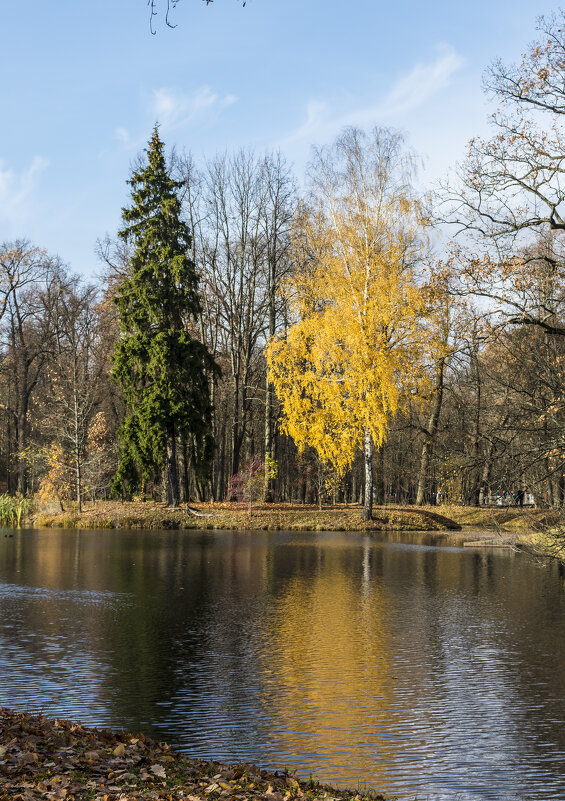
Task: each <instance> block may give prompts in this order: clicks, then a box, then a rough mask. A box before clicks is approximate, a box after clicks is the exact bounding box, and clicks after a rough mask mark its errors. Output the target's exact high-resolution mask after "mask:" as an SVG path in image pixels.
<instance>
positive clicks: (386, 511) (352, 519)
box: [31, 501, 460, 531]
mask: <svg viewBox="0 0 565 801" xmlns="http://www.w3.org/2000/svg"><path fill="white" fill-rule="evenodd" d="M192 508H194V509H195V510H196V511H197V512H199V513H200V514H203V515H210V516H209V517H195V516H194V515H192V514H190V513H189V512H188V511H186V510H185V509H167V508H166V507H164V506H163V504H159V503H153V502H146V503H143V502H135V501H133V502H126V503H120V502H118V501H99V502H97V503H96V504H95V505H92V506H88V507H85V508H84V510H83V511H82V512H81V513H80V514H79V513H78V512H76V511H72V510H69V511H65V512H58V513H54V514H53V513H52V514H43V513H41V511H40V512H39V513H37V514H36V515H35V517H34V518H33V520H32V521H31V522H32V523H33V524H34V525H35V526H39V527H61V528H149V529H157V528H158V529H163V528H164V529H196V528H216V529H231V530H239V531H249V530H257V529H259V530H261V529H262V530H266V531H267V530H270V531H378V530H384V529H386V530H398V531H446V530H457V529H459V528H460V525H459V524H458V523H457V522H454V521H453V520H450V519H449V518H448V517H447V516H444V515H442V514H439V513H438V511H437V510H435V509H417V508H415V507H404V508H403V507H398V506H386V507H376V508H375V509H374V512H373V520H371V521H369V522H366V521H363V520H362V519H361V511H362V510H361V508H360V507H359V506H341V505H340V506H326V507H324V508H323V509H322V511H320V510H319V509H318V507H317V506H309V505H301V504H258V505H256V506H254V507H253V513H252V515H251V516H250V515H249V513H248V509H247V505H246V504H240V503H202V504H194V505H193V507H192Z"/></svg>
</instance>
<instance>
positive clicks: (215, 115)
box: [0, 0, 555, 276]
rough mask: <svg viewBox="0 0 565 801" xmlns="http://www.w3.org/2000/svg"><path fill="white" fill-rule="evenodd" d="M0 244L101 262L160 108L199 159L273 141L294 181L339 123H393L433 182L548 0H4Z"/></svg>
mask: <svg viewBox="0 0 565 801" xmlns="http://www.w3.org/2000/svg"><path fill="white" fill-rule="evenodd" d="M4 5H5V6H7V7H4V8H3V9H2V18H1V20H2V28H3V36H2V40H3V42H2V49H1V52H0V67H1V74H2V76H3V80H2V83H1V85H0V86H1V90H0V91H1V105H0V108H1V109H2V123H3V124H2V125H1V126H0V241H5V240H9V239H13V238H16V237H26V238H28V239H31V240H32V241H33V242H34V244H37V245H40V246H42V247H45V248H46V249H47V250H48V251H49V252H50V253H53V254H58V255H60V256H61V257H62V258H63V259H64V260H65V261H66V262H67V263H68V264H69V265H70V266H71V268H72V270H73V271H75V272H79V273H83V274H84V275H86V276H94V275H95V274H96V273H98V272H100V270H101V266H100V264H99V263H98V262H97V260H96V256H95V254H94V247H95V243H96V240H97V238H99V237H103V236H104V235H105V234H106V233H110V234H113V233H114V232H115V231H116V230H117V229H118V227H119V225H120V211H121V207H122V206H123V205H124V204H126V203H127V199H128V195H127V192H128V189H127V186H126V184H125V181H126V179H127V177H128V175H129V172H130V165H131V163H132V160H133V159H134V158H135V156H136V154H137V153H138V152H139V151H140V150H141V149H142V148H143V147H144V145H145V143H146V142H147V139H148V138H149V135H150V133H151V128H152V126H153V124H154V123H155V121H157V120H158V121H159V122H160V124H161V135H162V137H163V139H164V140H165V142H166V144H167V146H172V145H175V146H177V147H178V148H179V149H181V150H182V149H186V150H190V151H192V153H193V154H194V156H195V157H196V158H197V159H200V158H202V157H210V156H213V155H214V153H216V152H217V151H223V150H225V149H228V150H231V149H235V148H240V147H247V148H253V149H255V150H256V151H258V152H262V151H264V150H268V149H276V148H279V149H280V150H282V152H283V153H284V154H285V155H286V156H287V157H288V159H289V160H290V161H291V162H292V163H293V164H294V166H295V170H296V173H297V175H298V177H299V179H300V178H301V177H302V174H303V169H304V165H305V163H306V161H307V160H308V156H309V151H310V147H311V145H312V144H324V143H325V142H328V141H331V140H332V139H333V138H334V136H335V135H336V134H337V133H338V132H339V130H340V129H341V128H342V127H343V126H344V125H348V124H353V125H359V126H361V127H365V128H369V127H372V126H374V125H386V126H392V127H395V128H399V129H401V130H403V131H404V132H405V133H406V135H407V138H408V141H409V143H410V145H411V146H412V147H413V148H414V149H416V150H417V151H418V152H419V153H420V154H421V155H422V156H423V157H424V159H425V163H426V169H425V172H424V174H423V177H422V180H423V181H426V182H427V181H430V182H431V181H433V180H435V179H437V178H439V177H440V176H441V175H442V174H444V173H445V171H446V170H447V169H448V168H449V167H450V165H453V164H454V163H455V161H456V160H457V159H461V158H462V157H463V155H464V148H465V143H466V141H467V140H468V139H469V138H470V137H472V136H474V135H476V134H481V133H485V132H486V119H487V115H488V113H489V110H491V109H490V108H489V105H488V104H487V103H486V101H485V98H484V96H483V94H482V92H481V75H482V73H483V71H484V69H485V68H486V67H487V66H488V64H489V63H490V62H491V61H492V60H493V59H494V58H496V57H500V58H502V59H503V60H505V61H511V60H516V59H518V58H519V57H520V55H521V54H522V52H524V50H525V49H526V47H527V45H528V43H529V42H530V41H531V40H532V39H533V38H534V37H535V35H536V34H535V20H536V17H537V16H538V15H539V14H547V13H550V12H551V10H552V8H554V7H555V6H553V5H552V4H549V3H546V2H544V0H541V1H540V2H537V1H536V2H532V0H475V2H473V3H464V2H462V1H461V0H451V2H448V1H447V0H428V2H427V3H425V2H423V1H422V0H418V1H417V0H392V2H391V1H390V0H389V1H388V2H385V1H384V0H355V1H354V0H247V4H246V7H245V8H243V7H242V5H241V3H240V2H238V0H214V2H213V3H211V4H210V5H208V6H206V5H205V3H203V2H201V0H181V1H180V2H179V4H178V6H177V8H176V10H175V11H174V12H173V19H174V22H175V23H177V27H176V28H175V29H174V30H171V29H169V28H167V27H165V25H164V14H160V15H159V16H158V17H156V18H155V21H154V25H155V29H156V31H157V33H156V35H155V36H152V35H151V33H150V30H149V12H148V8H147V6H146V4H145V0H115V2H113V3H112V2H110V3H102V2H100V0H97V1H96V2H95V0H56V1H55V2H53V3H49V2H48V0H28V2H26V3H9V4H4Z"/></svg>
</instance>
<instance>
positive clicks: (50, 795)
mask: <svg viewBox="0 0 565 801" xmlns="http://www.w3.org/2000/svg"><path fill="white" fill-rule="evenodd" d="M8 799H11V800H12V801H35V799H37V801H39V799H50V801H79V799H80V801H82V799H84V801H86V799H89V801H224V799H229V801H257V799H263V801H292V800H293V799H300V801H338V799H341V801H386V800H385V798H384V796H382V795H380V794H379V793H377V792H374V791H370V792H367V791H360V790H340V789H337V788H335V787H331V786H330V785H324V784H320V783H318V782H316V781H313V780H309V781H302V780H299V779H297V778H296V776H295V775H293V774H292V773H288V772H286V771H283V772H278V771H272V770H271V771H267V770H261V769H260V768H258V767H256V766H255V765H248V764H236V765H225V764H222V763H220V762H216V761H213V760H209V761H208V760H204V759H191V758H189V757H188V756H186V755H185V754H181V753H179V752H176V751H174V750H173V749H172V748H170V747H169V746H168V745H167V744H166V743H159V742H156V741H155V740H152V739H151V738H149V737H145V735H143V734H138V735H136V736H133V735H131V734H126V733H115V732H112V731H110V730H108V729H97V728H89V727H85V726H82V725H81V724H80V723H73V722H71V721H65V720H57V719H55V720H52V719H49V718H47V717H45V716H44V715H42V714H32V713H28V712H16V711H14V710H11V709H7V708H5V707H2V706H0V801H8Z"/></svg>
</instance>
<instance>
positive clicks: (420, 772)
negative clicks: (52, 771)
mask: <svg viewBox="0 0 565 801" xmlns="http://www.w3.org/2000/svg"><path fill="white" fill-rule="evenodd" d="M11 534H12V532H0V676H1V681H0V705H3V706H8V707H12V708H15V709H26V710H29V711H42V712H44V713H46V714H48V715H50V716H59V717H63V718H71V719H75V720H80V721H82V723H83V724H85V725H97V726H101V725H103V726H109V727H112V728H117V729H122V728H123V729H126V730H130V731H144V732H145V733H147V734H149V735H151V736H153V737H155V738H158V739H161V740H165V741H167V742H169V743H170V744H171V745H173V746H175V747H176V748H178V749H181V750H183V751H186V752H189V753H190V755H191V756H203V757H213V758H216V759H220V760H223V761H228V762H234V761H247V762H253V763H255V764H259V765H261V766H264V767H274V768H280V769H282V768H285V767H287V768H291V769H297V770H298V774H299V776H300V777H301V778H308V777H309V776H310V774H312V775H313V776H315V777H316V778H319V779H321V780H324V781H329V782H332V783H334V784H337V785H339V786H358V785H361V786H363V787H371V788H375V789H377V790H379V791H380V792H383V793H384V794H385V795H387V796H390V797H397V798H399V799H405V800H406V801H408V799H410V800H411V801H412V800H413V799H414V797H415V796H417V797H418V798H419V799H422V798H424V799H430V800H432V799H456V798H457V799H459V801H478V800H479V799H497V801H500V799H526V798H527V799H539V801H541V799H543V801H547V800H548V799H552V798H555V799H557V798H559V799H563V798H565V725H564V723H565V636H564V635H565V589H564V576H563V571H562V569H560V568H559V566H558V565H557V564H555V563H542V562H539V561H536V560H534V559H532V558H531V557H526V556H524V555H520V554H518V553H515V552H513V551H510V550H508V551H507V550H494V549H473V548H457V547H450V546H449V545H446V546H433V545H429V544H428V545H426V544H425V542H426V539H425V538H424V537H422V538H418V537H413V538H411V540H409V539H408V538H407V537H406V536H404V537H402V536H394V535H391V536H390V537H389V538H386V537H379V536H366V535H359V534H333V533H332V534H325V533H284V532H260V533H259V532H258V533H248V532H241V533H237V532H214V531H199V532H178V531H176V532H175V531H168V532H165V531H163V532H155V531H119V532H116V531H81V532H76V531H60V530H49V531H47V530H39V531H21V532H14V533H13V536H11ZM8 535H10V536H8Z"/></svg>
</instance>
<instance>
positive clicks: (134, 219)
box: [113, 126, 217, 506]
mask: <svg viewBox="0 0 565 801" xmlns="http://www.w3.org/2000/svg"><path fill="white" fill-rule="evenodd" d="M163 150H164V145H163V142H162V141H161V139H160V137H159V133H158V128H157V126H155V129H154V131H153V135H152V137H151V140H150V142H149V146H148V148H147V149H146V151H145V152H146V153H147V164H145V165H144V166H142V167H141V168H140V169H138V170H137V171H136V172H134V173H133V175H132V177H131V178H130V180H129V181H128V183H129V184H130V185H131V187H132V194H131V197H132V205H131V208H126V209H123V210H122V217H123V220H124V223H125V225H124V228H123V230H121V231H120V232H119V236H120V237H121V238H122V239H124V240H126V241H127V242H128V243H130V245H131V246H132V254H133V255H132V258H131V273H130V277H129V278H127V279H125V280H124V281H123V283H122V284H121V286H120V288H119V290H118V293H117V296H116V298H115V302H116V304H117V307H118V312H119V320H120V331H121V336H120V339H119V341H118V343H117V345H116V350H115V353H114V368H113V375H114V377H115V379H116V380H117V381H118V382H119V383H120V384H121V386H122V389H123V393H124V398H125V402H126V407H127V411H126V417H125V419H124V422H123V424H122V426H121V428H120V431H119V438H120V462H119V467H118V471H117V473H116V476H115V479H114V488H115V489H116V490H118V491H120V492H121V493H122V494H123V493H124V492H125V491H127V490H130V491H131V490H132V489H135V488H136V487H139V486H140V484H141V482H142V480H144V479H147V478H149V477H150V476H151V475H153V474H154V473H155V472H156V471H158V470H163V471H164V473H165V477H166V486H167V505H169V506H177V505H178V503H179V500H180V494H179V480H178V471H177V457H176V443H177V438H178V437H186V438H190V439H191V440H192V442H193V445H194V448H193V452H194V453H195V454H197V455H198V456H199V460H198V461H199V463H198V465H196V467H197V469H200V470H201V471H205V469H206V467H207V466H208V465H209V463H210V461H211V457H212V450H213V442H212V438H211V434H210V431H211V415H212V408H211V404H210V395H209V382H208V376H209V375H210V374H211V373H212V372H215V371H217V367H216V365H215V363H214V361H213V359H212V357H211V355H210V354H209V352H208V350H207V348H206V347H205V346H204V345H203V344H202V343H201V342H199V341H198V340H196V339H195V338H194V337H193V336H192V335H191V333H190V330H189V328H190V325H191V323H192V322H194V321H195V320H196V319H197V318H198V316H199V314H200V302H199V298H198V275H197V273H196V270H195V266H194V263H193V262H192V260H191V259H190V257H189V255H188V254H189V251H190V244H191V238H190V234H189V231H188V228H187V226H186V225H185V223H184V222H183V221H182V219H181V217H180V201H179V198H178V195H177V191H178V189H179V187H180V184H179V183H178V182H176V181H173V180H172V179H171V177H170V176H169V173H168V171H167V166H166V163H165V157H164V153H163Z"/></svg>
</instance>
